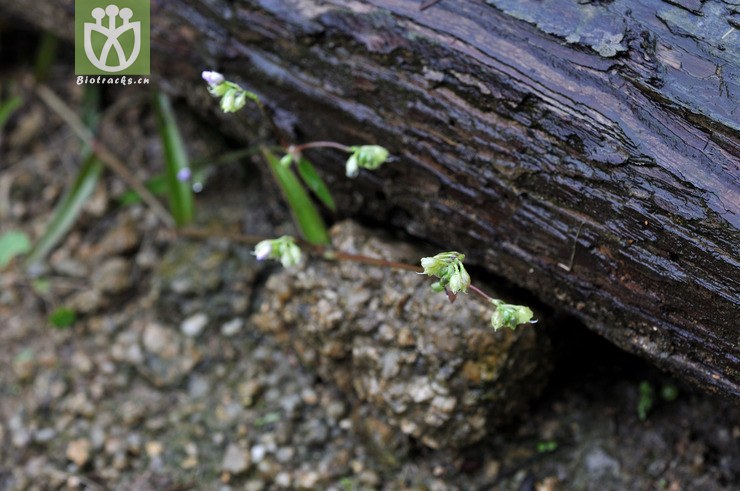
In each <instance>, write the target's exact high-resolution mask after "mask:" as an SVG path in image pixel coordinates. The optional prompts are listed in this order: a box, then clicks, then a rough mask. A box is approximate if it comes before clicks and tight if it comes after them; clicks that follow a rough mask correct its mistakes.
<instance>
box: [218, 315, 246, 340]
mask: <svg viewBox="0 0 740 491" xmlns="http://www.w3.org/2000/svg"><path fill="white" fill-rule="evenodd" d="M242 327H244V320H243V319H239V318H236V319H232V320H230V321H229V322H226V323H224V325H222V326H221V334H222V335H224V336H226V337H231V336H235V335H237V334H239V332H240V331H241V330H242Z"/></svg>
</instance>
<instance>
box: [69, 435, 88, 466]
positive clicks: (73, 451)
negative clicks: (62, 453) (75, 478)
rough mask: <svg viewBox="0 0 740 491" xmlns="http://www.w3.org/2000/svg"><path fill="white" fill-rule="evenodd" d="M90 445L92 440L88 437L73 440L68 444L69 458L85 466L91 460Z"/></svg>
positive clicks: (78, 464)
mask: <svg viewBox="0 0 740 491" xmlns="http://www.w3.org/2000/svg"><path fill="white" fill-rule="evenodd" d="M90 447H91V445H90V440H87V439H86V438H79V439H77V440H72V441H71V442H69V444H68V445H67V453H66V455H67V458H68V459H69V460H71V461H72V462H74V463H75V465H76V466H77V467H83V466H84V465H85V464H87V462H88V461H89V460H90Z"/></svg>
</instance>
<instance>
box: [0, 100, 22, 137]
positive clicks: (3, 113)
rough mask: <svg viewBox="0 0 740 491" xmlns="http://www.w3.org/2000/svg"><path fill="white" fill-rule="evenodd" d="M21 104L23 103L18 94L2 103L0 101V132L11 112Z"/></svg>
mask: <svg viewBox="0 0 740 491" xmlns="http://www.w3.org/2000/svg"><path fill="white" fill-rule="evenodd" d="M21 104H23V99H22V98H21V97H20V96H15V97H12V98H10V99H8V100H7V101H5V102H3V103H0V132H2V131H3V127H4V126H5V123H7V122H8V120H9V119H10V117H11V116H12V115H13V113H14V112H16V111H17V110H18V108H19V107H21Z"/></svg>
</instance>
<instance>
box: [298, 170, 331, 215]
mask: <svg viewBox="0 0 740 491" xmlns="http://www.w3.org/2000/svg"><path fill="white" fill-rule="evenodd" d="M297 167H298V174H300V176H301V179H303V182H305V183H306V186H308V189H310V190H311V191H313V192H314V194H315V195H316V197H317V198H319V199H320V200H321V202H322V203H324V205H325V206H326V207H327V208H329V209H330V210H331V211H337V205H336V204H335V203H334V198H332V196H331V193H330V192H329V188H328V187H327V186H326V183H324V180H323V179H321V176H320V175H319V173H318V172H316V168H315V167H314V166H313V164H312V163H311V162H310V161H309V160H308V159H307V158H305V157H301V158H300V159H299V160H298V164H297Z"/></svg>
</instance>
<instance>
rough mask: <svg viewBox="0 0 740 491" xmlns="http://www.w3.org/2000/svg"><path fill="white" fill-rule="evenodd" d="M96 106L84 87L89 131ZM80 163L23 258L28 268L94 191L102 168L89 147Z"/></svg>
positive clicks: (92, 91)
mask: <svg viewBox="0 0 740 491" xmlns="http://www.w3.org/2000/svg"><path fill="white" fill-rule="evenodd" d="M99 104H100V90H99V89H98V88H96V87H95V86H87V87H86V88H85V95H84V99H83V101H82V119H83V121H85V124H86V125H87V126H88V127H89V128H94V127H96V126H97V124H98V121H99V119H100V112H99V111H98V107H99ZM82 161H83V162H82V166H81V167H80V170H79V172H78V173H77V177H75V180H74V182H73V183H72V186H71V187H70V188H69V189H68V190H67V192H66V193H65V194H64V196H63V197H62V199H61V201H59V203H58V204H57V206H56V208H55V209H54V214H53V215H52V217H51V221H50V222H49V223H48V224H47V225H46V228H45V230H44V233H43V235H42V236H41V238H39V240H38V241H36V243H35V244H34V245H33V248H32V249H31V252H30V253H29V254H28V257H27V258H26V265H27V266H30V265H32V264H34V263H37V262H40V261H43V260H44V258H45V257H46V255H47V254H48V253H49V252H50V251H51V250H52V249H53V248H54V247H55V246H56V245H57V244H58V243H59V242H60V241H61V240H62V238H64V236H65V235H67V232H69V230H70V229H71V228H72V225H74V222H75V220H76V219H77V216H78V215H79V214H80V210H82V206H83V205H84V204H85V202H86V201H87V199H88V198H89V197H90V195H91V194H92V193H93V191H94V190H95V186H97V184H98V180H99V179H100V175H101V174H102V172H103V164H102V162H100V160H98V158H97V157H96V156H95V154H93V153H92V151H91V149H90V148H89V147H88V146H84V147H83V149H82Z"/></svg>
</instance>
